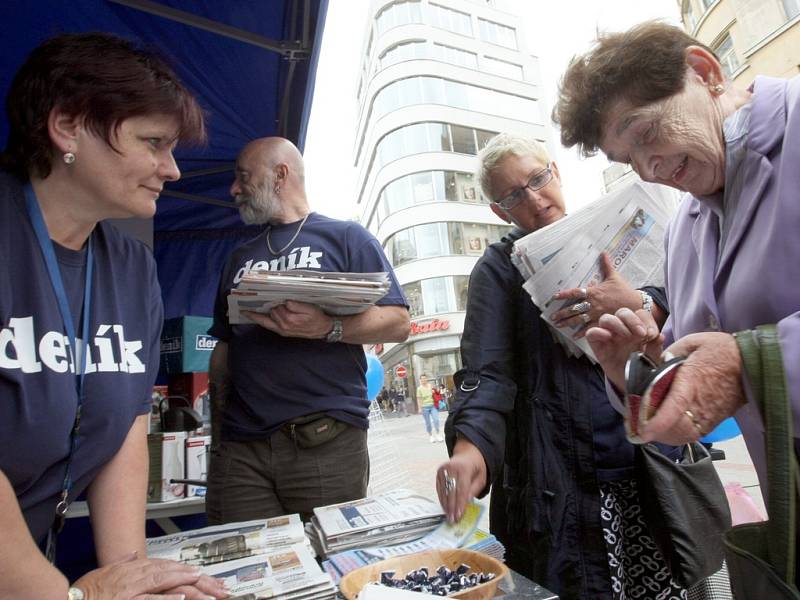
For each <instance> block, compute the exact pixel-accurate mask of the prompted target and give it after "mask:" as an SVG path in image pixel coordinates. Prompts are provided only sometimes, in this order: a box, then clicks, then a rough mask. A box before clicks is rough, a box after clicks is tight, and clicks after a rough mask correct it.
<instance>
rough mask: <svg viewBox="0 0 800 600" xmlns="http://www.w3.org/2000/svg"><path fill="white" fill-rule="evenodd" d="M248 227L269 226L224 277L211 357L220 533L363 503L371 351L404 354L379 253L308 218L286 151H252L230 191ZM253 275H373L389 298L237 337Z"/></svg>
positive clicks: (262, 144)
mask: <svg viewBox="0 0 800 600" xmlns="http://www.w3.org/2000/svg"><path fill="white" fill-rule="evenodd" d="M230 191H231V195H232V196H233V197H234V199H235V201H236V206H237V207H238V208H239V213H240V215H241V218H242V220H243V221H244V222H245V223H248V224H264V225H266V228H265V230H264V232H263V233H262V234H260V235H259V236H257V237H256V238H254V239H253V240H251V241H249V242H246V243H245V244H243V245H242V246H240V247H239V248H237V249H236V250H235V251H234V252H233V254H232V255H231V257H230V258H229V260H228V263H227V265H226V266H225V269H224V270H223V273H222V278H221V281H220V286H219V291H218V295H217V301H216V306H215V309H214V324H213V325H212V327H211V329H210V330H209V333H210V334H211V335H214V336H216V337H217V338H218V339H219V340H220V341H219V343H218V344H217V346H216V348H215V349H214V352H213V353H212V357H211V366H210V392H211V397H212V405H213V406H214V410H213V425H214V440H213V443H212V451H211V460H210V465H209V476H208V494H207V498H206V510H207V513H208V519H209V522H210V523H212V524H220V523H229V522H233V521H244V520H249V519H259V518H267V517H273V516H277V515H283V514H288V513H295V512H297V513H300V515H301V516H302V517H303V518H304V519H308V518H310V516H311V514H312V511H313V509H314V508H315V507H317V506H324V505H328V504H334V503H338V502H346V501H348V500H353V499H356V498H361V497H363V496H365V495H366V491H367V482H368V479H369V455H368V452H367V426H368V420H367V417H368V414H369V402H368V400H367V397H366V382H365V373H366V368H367V365H366V357H365V355H364V350H363V348H362V345H363V344H376V343H386V342H402V341H404V340H405V339H406V338H407V337H408V334H409V329H410V324H409V314H408V306H407V304H406V300H405V297H404V296H403V293H402V291H401V289H400V286H399V285H398V283H397V280H396V278H395V276H394V273H393V272H392V268H391V266H390V265H389V263H388V261H387V259H386V257H385V255H384V253H383V250H382V249H381V247H380V244H379V243H378V241H377V240H376V239H375V238H374V237H373V236H372V234H370V233H369V232H368V231H367V230H366V229H364V228H363V227H362V226H361V225H359V224H358V223H355V222H351V221H339V220H336V219H331V218H328V217H324V216H322V215H320V214H318V213H316V212H312V211H311V209H310V208H309V205H308V199H307V197H306V191H305V171H304V165H303V157H302V155H301V154H300V152H299V150H298V149H297V148H296V147H295V146H294V144H292V143H291V142H290V141H289V140H286V139H283V138H279V137H269V138H261V139H257V140H254V141H252V142H250V143H249V144H247V146H245V147H244V149H243V150H242V152H241V153H240V155H239V157H238V159H237V161H236V179H235V180H234V182H233V184H232V185H231V190H230ZM253 269H267V270H270V271H288V270H293V269H308V270H319V271H327V272H357V273H367V272H377V271H386V272H388V273H389V275H390V279H391V289H390V290H389V293H388V294H387V295H386V296H385V297H384V298H383V299H381V300H380V301H379V302H378V303H377V304H376V305H375V306H372V307H370V308H369V309H367V310H366V311H364V312H362V313H360V314H357V315H352V316H344V317H336V316H331V315H328V314H326V313H325V312H323V311H322V310H321V309H320V308H319V307H318V306H316V305H314V304H308V303H304V302H295V301H287V302H286V303H285V304H283V305H281V306H278V307H276V308H274V309H273V310H272V311H271V312H270V313H269V314H260V313H246V314H247V316H248V318H250V319H251V320H252V323H248V324H242V325H231V324H230V323H229V321H228V317H227V307H228V302H227V298H228V293H229V292H230V290H231V288H232V287H235V286H236V284H237V283H238V282H239V281H240V280H241V278H242V276H243V275H244V274H245V273H246V272H248V271H249V270H253Z"/></svg>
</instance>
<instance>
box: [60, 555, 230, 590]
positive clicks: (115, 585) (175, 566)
mask: <svg viewBox="0 0 800 600" xmlns="http://www.w3.org/2000/svg"><path fill="white" fill-rule="evenodd" d="M75 586H76V587H78V588H80V589H81V590H82V591H83V593H84V594H85V595H86V598H87V600H156V599H160V600H181V599H182V598H184V597H185V598H186V599H187V600H199V599H201V598H202V599H204V600H207V599H209V598H227V597H228V594H227V592H226V591H225V590H224V589H223V587H222V584H220V583H218V582H217V581H216V580H214V579H212V578H210V577H207V576H204V575H202V574H201V572H200V570H199V569H198V568H197V567H193V566H190V565H184V564H181V563H177V562H174V561H171V560H159V559H146V558H141V559H135V558H134V557H133V556H131V557H129V558H126V559H123V560H121V561H119V562H116V563H113V564H110V565H107V566H105V567H100V568H99V569H95V570H94V571H90V572H89V573H87V574H86V575H84V576H83V577H81V578H80V579H78V581H76V582H75ZM176 590H177V591H176Z"/></svg>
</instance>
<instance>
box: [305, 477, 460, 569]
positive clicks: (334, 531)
mask: <svg viewBox="0 0 800 600" xmlns="http://www.w3.org/2000/svg"><path fill="white" fill-rule="evenodd" d="M443 520H444V512H443V511H442V507H441V506H439V503H438V502H435V501H433V500H431V499H430V498H427V497H425V496H420V495H419V494H417V493H415V492H412V491H410V490H405V489H400V490H391V491H389V492H386V493H384V494H378V495H375V496H369V497H367V498H362V499H360V500H353V501H352V502H343V503H341V504H333V505H331V506H323V507H319V508H315V509H314V516H313V517H311V522H310V523H309V524H308V525H307V531H308V535H309V537H310V538H311V544H312V545H313V547H314V549H315V550H316V551H317V553H318V554H319V555H320V556H321V557H322V558H326V557H328V556H330V555H332V554H336V553H338V552H342V551H344V550H350V549H353V548H364V547H367V546H378V545H390V544H400V543H402V542H408V541H410V540H415V539H417V538H420V537H422V536H424V535H425V534H426V533H429V532H431V531H432V530H434V529H436V527H437V526H438V525H439V524H440V523H441V522H442V521H443Z"/></svg>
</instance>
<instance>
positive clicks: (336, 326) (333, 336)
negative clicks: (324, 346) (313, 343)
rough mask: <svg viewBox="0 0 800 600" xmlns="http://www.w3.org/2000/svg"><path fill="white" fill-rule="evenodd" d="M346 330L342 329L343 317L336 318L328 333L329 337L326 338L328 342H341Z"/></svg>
mask: <svg viewBox="0 0 800 600" xmlns="http://www.w3.org/2000/svg"><path fill="white" fill-rule="evenodd" d="M343 334H344V331H343V330H342V320H341V319H334V320H333V327H332V328H331V330H330V332H329V333H328V335H327V337H326V338H325V341H326V342H331V343H332V342H339V341H341V340H342V335H343Z"/></svg>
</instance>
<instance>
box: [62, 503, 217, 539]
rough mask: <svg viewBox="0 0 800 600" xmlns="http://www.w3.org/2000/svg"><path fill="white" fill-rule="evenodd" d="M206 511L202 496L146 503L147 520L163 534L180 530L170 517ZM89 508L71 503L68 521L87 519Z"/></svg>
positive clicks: (82, 504) (81, 504) (85, 505)
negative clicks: (159, 528) (155, 525)
mask: <svg viewBox="0 0 800 600" xmlns="http://www.w3.org/2000/svg"><path fill="white" fill-rule="evenodd" d="M205 511H206V499H205V497H203V496H192V497H191V498H181V499H180V500H170V501H169V502H148V503H147V519H148V520H153V521H155V522H156V523H157V524H158V526H159V527H161V529H163V530H164V533H165V534H169V533H177V532H178V531H181V529H180V528H179V527H178V526H177V525H176V524H175V522H174V521H173V520H172V517H183V516H185V515H195V514H198V513H204V512H205ZM88 516H89V507H88V505H87V504H86V502H84V501H79V502H73V503H72V504H71V505H70V507H69V512H67V518H68V519H76V518H79V517H88Z"/></svg>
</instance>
